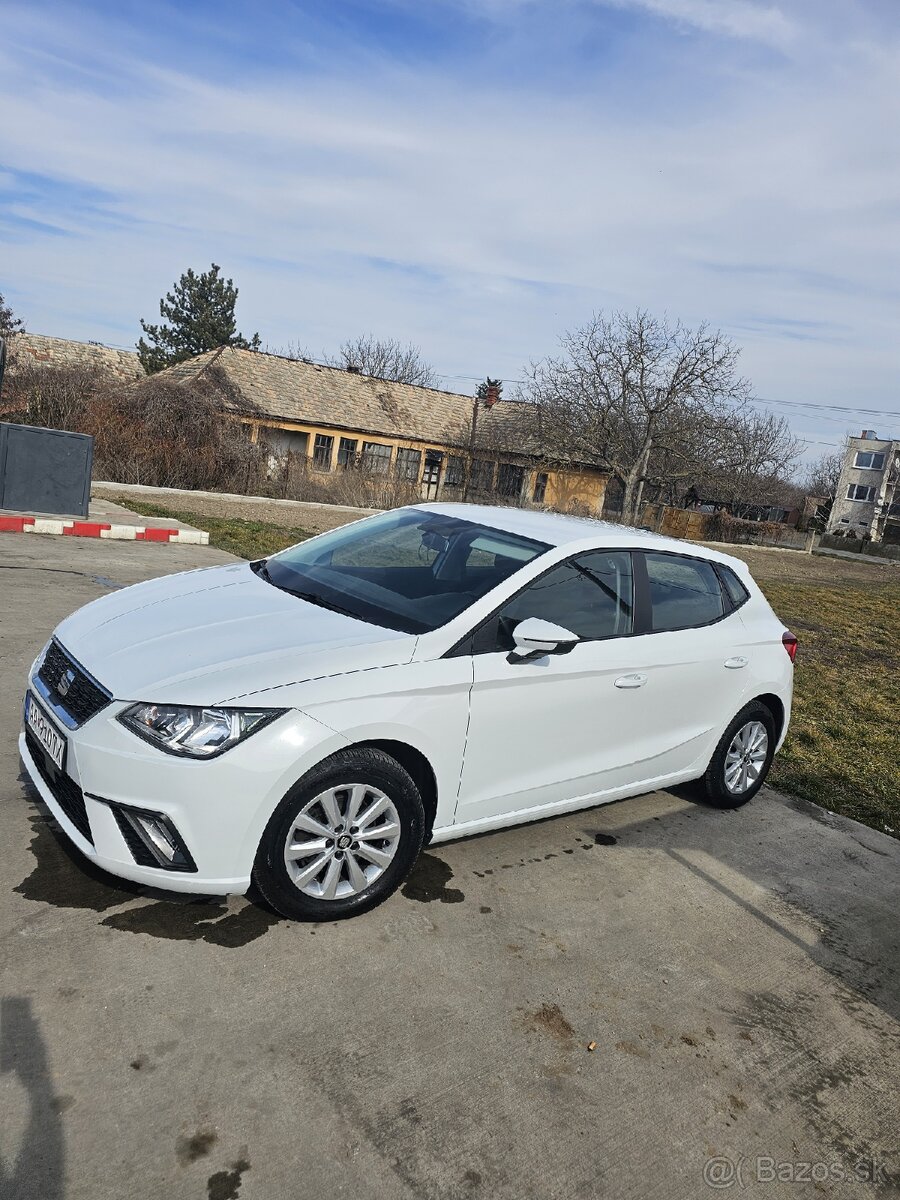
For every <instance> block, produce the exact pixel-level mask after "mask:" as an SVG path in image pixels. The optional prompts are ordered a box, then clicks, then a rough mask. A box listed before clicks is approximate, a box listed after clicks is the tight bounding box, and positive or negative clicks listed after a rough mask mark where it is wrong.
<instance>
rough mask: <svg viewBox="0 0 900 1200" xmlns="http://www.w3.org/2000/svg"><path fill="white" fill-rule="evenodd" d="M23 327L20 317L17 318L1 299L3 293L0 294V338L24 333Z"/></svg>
mask: <svg viewBox="0 0 900 1200" xmlns="http://www.w3.org/2000/svg"><path fill="white" fill-rule="evenodd" d="M24 332H25V325H24V324H23V322H22V318H21V317H17V316H16V314H15V313H14V312H13V310H12V309H11V308H10V307H9V305H8V304H7V303H6V301H5V300H4V299H3V293H2V292H0V337H2V338H8V337H10V336H11V335H12V334H14V333H24Z"/></svg>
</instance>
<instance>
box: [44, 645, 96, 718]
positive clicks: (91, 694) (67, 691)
mask: <svg viewBox="0 0 900 1200" xmlns="http://www.w3.org/2000/svg"><path fill="white" fill-rule="evenodd" d="M63 676H66V681H67V682H68V687H67V688H66V687H64V690H63V691H62V692H61V691H60V690H59V689H60V683H61V682H62V680H63ZM37 677H38V679H39V680H40V681H41V683H42V684H43V685H44V687H45V688H46V689H47V691H48V692H49V696H48V699H49V700H51V701H52V702H53V703H54V704H55V705H57V707H59V708H62V709H64V710H65V712H67V713H68V714H69V715H70V716H71V718H72V720H73V721H74V722H75V725H76V727H77V726H78V725H83V724H84V723H85V721H88V720H90V718H91V717H93V716H96V714H97V713H98V712H100V710H101V709H102V708H106V706H107V704H109V701H110V697H109V694H108V693H107V692H105V691H103V689H102V688H101V687H98V685H97V684H96V683H94V681H93V680H92V679H91V678H90V676H89V675H87V674H86V672H85V671H84V668H83V667H81V666H80V665H79V664H78V663H77V662H76V661H75V659H74V658H72V657H71V655H69V654H68V653H67V652H66V651H65V650H63V648H62V646H61V645H60V644H59V642H57V641H56V640H55V639H54V641H52V642H51V643H50V645H49V646H48V647H47V653H46V654H45V655H44V661H43V662H42V663H41V668H40V670H39V671H38V675H37Z"/></svg>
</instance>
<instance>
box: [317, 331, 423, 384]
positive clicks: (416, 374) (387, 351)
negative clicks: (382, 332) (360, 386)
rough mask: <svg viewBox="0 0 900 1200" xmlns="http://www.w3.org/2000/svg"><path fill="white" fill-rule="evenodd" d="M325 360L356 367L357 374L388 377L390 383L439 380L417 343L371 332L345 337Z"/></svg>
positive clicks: (379, 377) (344, 367)
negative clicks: (382, 337)
mask: <svg viewBox="0 0 900 1200" xmlns="http://www.w3.org/2000/svg"><path fill="white" fill-rule="evenodd" d="M326 361H327V362H328V365H329V366H332V367H342V368H343V369H344V370H346V371H357V372H358V373H359V374H360V375H373V376H374V377H375V378H376V379H387V380H389V381H391V382H392V383H412V384H417V385H418V386H419V387H436V386H437V382H438V377H437V375H436V374H435V372H434V368H433V367H432V366H431V365H430V363H427V362H425V360H424V359H423V358H422V352H421V350H420V349H419V347H418V346H414V345H413V344H412V343H411V342H408V343H406V344H405V345H404V344H403V343H402V342H399V341H397V339H396V338H388V339H387V340H386V341H383V340H382V339H380V338H376V337H375V336H374V335H373V334H371V333H369V334H365V335H363V336H360V337H356V338H348V340H347V341H346V342H343V343H342V345H341V346H340V348H339V350H338V352H337V355H336V356H335V357H333V358H327V359H326Z"/></svg>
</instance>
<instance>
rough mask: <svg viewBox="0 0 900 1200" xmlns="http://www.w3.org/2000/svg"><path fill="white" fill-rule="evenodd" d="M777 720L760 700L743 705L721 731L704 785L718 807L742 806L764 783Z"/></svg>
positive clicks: (770, 762)
mask: <svg viewBox="0 0 900 1200" xmlns="http://www.w3.org/2000/svg"><path fill="white" fill-rule="evenodd" d="M776 740H777V739H776V734H775V722H774V720H773V718H772V713H771V711H770V710H769V709H768V708H767V707H766V706H765V704H762V703H761V702H760V701H759V700H753V701H751V703H750V704H748V705H746V707H744V708H742V709H741V711H740V712H739V713H738V714H737V716H736V717H735V718H734V720H733V721H732V722H731V724H730V725H729V726H728V728H727V729H726V730H725V732H724V734H723V735H722V738H721V740H720V741H719V744H718V746H716V751H715V754H713V756H712V758H711V759H710V763H709V766H708V767H707V769H706V774H705V775H704V776H703V779H702V780H701V785H702V788H703V791H704V793H705V794H706V798H707V799H708V800H709V801H710V803H711V804H714V805H715V806H716V807H717V808H739V807H740V805H742V804H746V803H747V801H748V800H750V799H751V797H753V796H755V795H756V793H757V792H758V791H759V789H760V788H761V787H762V785H763V783H765V779H766V776H767V775H768V773H769V767H770V766H771V765H772V758H773V756H774V754H775V742H776Z"/></svg>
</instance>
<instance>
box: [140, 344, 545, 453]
mask: <svg viewBox="0 0 900 1200" xmlns="http://www.w3.org/2000/svg"><path fill="white" fill-rule="evenodd" d="M208 368H215V369H216V370H221V371H223V372H224V374H225V376H226V378H227V380H228V382H229V383H230V384H231V386H232V387H233V388H235V389H236V390H237V391H238V392H239V393H240V395H241V397H242V398H243V399H244V400H245V401H247V402H248V403H249V404H250V405H252V406H254V407H255V408H256V409H257V410H258V411H259V413H260V415H265V416H267V417H272V418H275V419H276V420H281V421H297V422H303V423H305V424H310V425H328V426H334V427H337V428H341V429H348V430H356V431H358V432H360V433H370V434H373V435H375V436H379V435H380V436H382V437H401V438H409V439H410V440H412V441H420V442H431V443H432V444H434V445H444V446H466V445H467V444H468V441H469V436H470V429H471V423H472V405H473V400H472V397H471V396H460V395H458V394H457V393H456V392H442V391H438V390H437V389H436V388H425V387H416V386H413V385H412V384H407V383H389V382H387V381H385V380H383V379H375V378H373V377H372V376H369V375H358V374H356V373H354V372H352V371H346V370H343V369H342V368H340V367H323V366H319V365H318V364H317V363H307V362H302V361H296V360H294V359H289V358H282V357H281V356H279V355H275V354H264V353H262V352H260V351H251V350H238V349H235V348H234V347H231V346H228V347H224V348H222V349H219V350H208V351H206V352H205V353H204V354H198V355H197V357H196V358H191V359H188V360H187V361H186V362H183V363H178V364H177V365H176V366H174V367H169V368H168V369H167V370H166V371H164V372H161V375H163V376H166V377H167V378H169V379H174V380H178V381H184V382H188V381H189V380H192V379H195V378H197V377H198V376H199V375H200V374H201V373H202V372H203V371H205V370H207V369H208ZM522 413H523V410H522V408H521V407H520V405H518V404H516V403H514V402H512V401H504V400H500V401H498V402H497V403H496V404H495V405H494V406H493V407H492V408H491V409H486V408H484V407H483V406H481V407H480V408H479V413H478V431H479V435H480V436H479V439H478V440H479V442H480V443H481V442H482V441H487V442H489V443H490V445H491V446H492V448H495V449H498V450H504V451H506V452H508V453H512V452H518V453H520V454H522V453H526V454H527V453H529V451H528V449H527V448H526V447H525V446H524V445H523V435H522V426H523V422H522Z"/></svg>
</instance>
